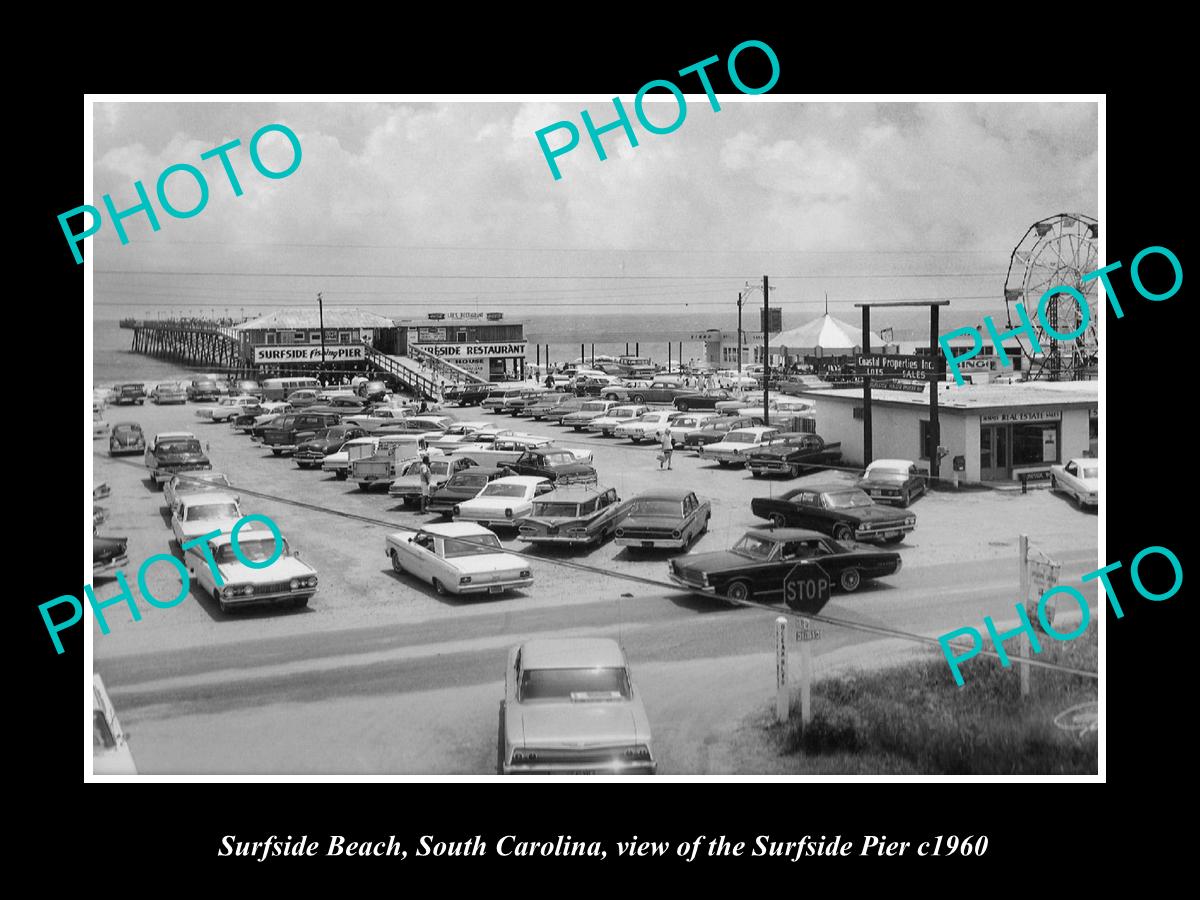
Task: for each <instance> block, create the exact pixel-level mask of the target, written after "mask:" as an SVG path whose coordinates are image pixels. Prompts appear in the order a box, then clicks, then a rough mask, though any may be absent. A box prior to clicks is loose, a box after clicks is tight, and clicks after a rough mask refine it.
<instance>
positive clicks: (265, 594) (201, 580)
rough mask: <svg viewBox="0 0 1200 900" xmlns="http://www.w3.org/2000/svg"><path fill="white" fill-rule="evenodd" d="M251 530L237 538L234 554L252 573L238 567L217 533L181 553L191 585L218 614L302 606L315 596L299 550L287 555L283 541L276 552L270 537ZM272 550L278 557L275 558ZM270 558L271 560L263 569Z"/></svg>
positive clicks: (313, 576) (226, 538)
mask: <svg viewBox="0 0 1200 900" xmlns="http://www.w3.org/2000/svg"><path fill="white" fill-rule="evenodd" d="M253 527H254V526H253V525H250V526H247V527H246V528H244V529H242V531H241V532H239V533H238V550H239V551H240V552H241V555H242V556H243V557H244V558H245V559H248V560H249V561H250V562H251V563H257V564H258V566H259V567H258V568H255V567H253V566H251V565H247V564H246V563H244V562H242V560H241V559H239V558H238V556H237V554H235V553H234V551H233V543H232V540H231V539H230V535H228V534H224V533H223V534H221V535H219V536H217V537H215V538H211V539H209V540H207V541H205V542H204V543H203V544H197V545H196V546H195V547H192V548H190V549H189V550H188V551H187V553H185V554H184V561H185V562H186V564H187V571H188V575H189V576H190V577H191V579H192V581H193V582H194V583H196V584H198V585H199V586H200V590H201V591H202V592H204V593H205V594H206V595H207V596H210V597H212V598H213V600H214V601H216V603H217V606H219V607H220V609H221V612H229V611H230V610H233V609H241V608H243V607H249V606H262V605H264V604H265V605H271V606H293V607H299V606H307V605H308V601H309V600H310V599H312V596H313V594H315V593H316V592H317V571H316V569H314V568H313V567H312V566H310V565H308V564H307V563H305V562H304V561H302V560H301V559H300V551H298V550H293V549H292V548H291V545H290V544H289V543H288V540H287V538H286V537H284V538H283V546H282V548H277V547H276V542H275V535H274V534H273V533H272V532H270V531H257V530H255V531H252V530H251V529H252V528H253ZM210 530H211V529H210ZM277 549H278V551H279V555H278V557H277V558H275V557H276V551H277ZM205 550H207V552H208V554H211V557H210V558H211V559H212V560H213V563H214V565H215V566H216V569H217V572H218V573H219V574H220V584H218V583H217V579H216V577H215V576H214V575H213V572H212V570H211V569H210V567H209V565H208V562H207V561H206V559H205V555H206V554H205ZM272 558H274V561H273V562H271V564H270V565H265V566H264V564H265V563H267V561H268V560H271V559H272Z"/></svg>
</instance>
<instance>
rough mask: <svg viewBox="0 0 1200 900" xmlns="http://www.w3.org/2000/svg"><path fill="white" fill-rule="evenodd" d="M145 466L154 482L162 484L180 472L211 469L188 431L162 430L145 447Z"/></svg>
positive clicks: (206, 458) (198, 443) (210, 465)
mask: <svg viewBox="0 0 1200 900" xmlns="http://www.w3.org/2000/svg"><path fill="white" fill-rule="evenodd" d="M146 468H147V469H149V470H150V475H151V477H153V479H154V482H155V483H156V484H163V483H164V482H166V481H168V480H169V479H170V478H171V476H172V475H178V474H179V473H180V472H198V471H202V470H209V469H212V463H211V462H209V460H208V457H207V456H206V455H205V453H204V450H203V449H202V448H201V447H200V442H199V441H198V440H196V436H195V435H194V434H192V433H191V432H190V431H163V432H160V433H158V434H156V435H155V436H154V440H152V441H151V442H150V445H149V446H148V447H146Z"/></svg>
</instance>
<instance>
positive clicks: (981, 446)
mask: <svg viewBox="0 0 1200 900" xmlns="http://www.w3.org/2000/svg"><path fill="white" fill-rule="evenodd" d="M921 387H922V389H921V390H914V391H903V390H876V389H872V391H871V423H872V428H871V440H872V455H873V457H874V458H875V459H886V458H892V459H911V460H913V461H914V462H916V463H917V465H918V466H920V467H922V468H925V469H928V467H929V461H930V454H931V453H933V452H936V447H934V446H933V445H932V442H931V441H930V439H929V438H930V435H929V387H928V385H924V386H921ZM791 393H795V394H797V395H798V396H801V397H804V398H806V399H810V400H812V401H813V402H814V403H815V404H816V411H815V413H816V419H817V431H818V432H819V433H820V434H821V436H822V437H824V438H825V440H826V441H841V444H842V457H843V459H844V460H845V461H846V462H847V463H849V464H851V465H863V464H864V459H863V455H864V454H863V392H862V388H861V387H855V388H846V389H838V390H827V389H826V390H793V391H791ZM1098 410H1099V382H1096V381H1063V382H1049V381H1028V382H1021V383H1017V384H965V385H961V386H959V385H956V384H954V383H952V382H951V383H940V384H939V385H938V423H939V426H940V429H941V446H943V447H945V448H946V450H947V451H948V452H947V454H946V455H945V456H944V457H943V459H942V461H941V465H940V471H941V474H942V475H943V476H944V477H949V476H950V474H951V472H952V471H954V470H955V469H957V470H958V472H959V477H960V479H961V480H963V481H965V482H967V483H981V482H1000V481H1015V480H1018V479H1019V478H1020V476H1021V474H1022V473H1044V472H1048V471H1049V469H1050V466H1051V465H1053V464H1054V463H1060V462H1065V461H1066V460H1069V459H1071V458H1073V457H1080V456H1095V455H1096V450H1097V434H1098V425H1099V416H1098Z"/></svg>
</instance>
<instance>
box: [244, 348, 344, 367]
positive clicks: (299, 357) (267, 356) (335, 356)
mask: <svg viewBox="0 0 1200 900" xmlns="http://www.w3.org/2000/svg"><path fill="white" fill-rule="evenodd" d="M323 352H324V356H322V348H321V347H320V346H311V347H310V346H307V345H305V346H297V347H281V346H279V345H278V344H273V345H270V344H269V345H264V346H260V347H255V348H254V361H255V362H256V363H319V362H321V361H322V359H323V360H324V361H325V362H354V361H362V360H364V359H366V358H367V351H366V348H365V346H364V345H363V344H330V345H328V346H326V347H325V348H324V351H323Z"/></svg>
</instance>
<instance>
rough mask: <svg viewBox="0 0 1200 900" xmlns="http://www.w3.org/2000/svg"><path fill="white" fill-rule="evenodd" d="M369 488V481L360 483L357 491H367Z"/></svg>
mask: <svg viewBox="0 0 1200 900" xmlns="http://www.w3.org/2000/svg"><path fill="white" fill-rule="evenodd" d="M370 487H371V482H369V481H360V482H359V483H358V489H359V490H360V491H365V490H368V489H369V488H370Z"/></svg>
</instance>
